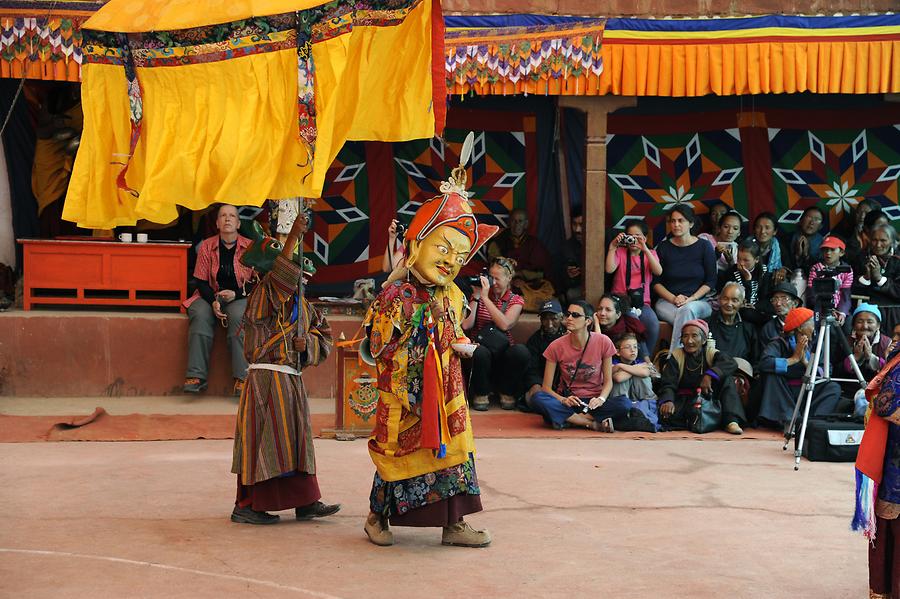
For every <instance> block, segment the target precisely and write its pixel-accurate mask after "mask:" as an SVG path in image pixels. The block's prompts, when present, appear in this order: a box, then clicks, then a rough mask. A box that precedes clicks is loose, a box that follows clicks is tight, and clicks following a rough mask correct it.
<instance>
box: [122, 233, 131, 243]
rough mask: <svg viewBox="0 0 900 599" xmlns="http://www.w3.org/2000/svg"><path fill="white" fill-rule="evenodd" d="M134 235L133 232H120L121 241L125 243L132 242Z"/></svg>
mask: <svg viewBox="0 0 900 599" xmlns="http://www.w3.org/2000/svg"><path fill="white" fill-rule="evenodd" d="M133 239H134V237H133V236H132V234H131V233H119V241H121V242H123V243H131V242H132V240H133Z"/></svg>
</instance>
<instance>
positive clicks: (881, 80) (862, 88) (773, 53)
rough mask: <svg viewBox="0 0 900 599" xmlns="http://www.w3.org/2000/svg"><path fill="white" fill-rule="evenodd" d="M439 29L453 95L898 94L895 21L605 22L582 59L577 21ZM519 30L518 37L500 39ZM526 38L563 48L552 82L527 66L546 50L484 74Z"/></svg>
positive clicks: (473, 23) (898, 29)
mask: <svg viewBox="0 0 900 599" xmlns="http://www.w3.org/2000/svg"><path fill="white" fill-rule="evenodd" d="M446 24H447V27H448V35H447V87H448V89H449V90H450V91H451V92H452V93H467V92H469V91H472V92H474V93H479V94H509V93H523V92H524V93H549V94H560V95H604V94H613V95H622V96H670V97H682V96H703V95H707V94H716V95H723V96H725V95H742V94H759V93H797V92H814V93H854V94H871V93H888V92H894V93H896V92H900V15H898V14H886V15H867V16H853V15H850V16H837V17H825V16H821V17H803V16H782V15H772V16H763V17H745V18H715V19H618V18H611V19H608V20H606V22H605V25H603V26H602V27H601V28H600V31H599V34H601V35H594V36H593V37H591V38H590V39H588V38H582V44H581V52H579V48H578V46H579V44H578V43H577V38H578V36H580V35H585V31H584V29H585V27H589V26H590V25H588V23H587V22H586V21H585V20H584V19H577V18H573V17H549V16H540V15H491V16H486V15H478V16H452V17H451V16H448V17H446ZM517 27H518V28H522V32H521V33H513V34H509V33H507V32H509V31H513V32H515V28H517ZM529 31H531V32H535V33H532V34H531V35H533V36H536V35H539V34H540V35H543V36H544V38H543V39H547V37H550V39H552V40H556V44H557V47H559V46H560V45H562V44H568V45H569V46H571V48H561V50H563V51H562V52H561V56H562V59H563V64H562V65H559V64H558V63H557V64H555V65H554V67H553V68H552V69H548V71H550V72H551V73H552V76H551V77H547V78H545V77H543V76H541V75H542V73H539V72H535V70H534V67H533V66H532V65H535V66H538V65H541V64H542V62H543V61H544V60H546V59H547V57H548V56H552V55H553V54H552V51H551V50H550V48H552V47H553V44H552V43H547V42H544V43H543V44H539V43H537V40H535V41H534V42H532V43H531V44H530V45H523V44H521V43H520V45H519V46H512V47H509V48H506V49H504V50H503V51H502V52H500V51H498V52H497V53H498V54H499V55H500V58H501V61H498V62H499V64H500V67H501V68H500V69H493V70H492V69H490V68H488V67H489V66H490V65H491V62H490V58H492V57H493V54H492V53H491V52H490V51H485V49H486V48H487V49H492V48H494V47H497V48H499V47H500V46H499V44H500V43H502V42H503V41H504V40H506V39H508V38H512V39H516V38H515V37H513V36H515V35H517V36H519V37H520V38H525V37H527V35H528V32H529ZM453 36H457V38H454V37H453ZM601 37H602V47H601V43H600V42H601ZM566 40H568V41H566ZM586 46H590V47H591V48H593V49H596V50H599V52H600V57H599V60H597V58H595V57H593V56H592V57H591V60H592V69H591V70H590V72H589V73H588V74H587V78H586V80H579V79H577V78H575V79H574V81H577V82H578V83H579V84H577V85H573V84H572V83H573V78H572V77H571V74H572V73H575V72H577V71H576V70H575V69H576V68H577V66H578V65H579V63H580V62H581V61H582V60H583V59H584V50H585V49H586ZM507 56H509V57H510V59H511V60H516V61H517V62H516V63H515V66H516V67H518V68H510V64H508V63H504V62H502V59H504V58H507ZM526 58H527V59H528V60H523V59H526ZM529 69H530V70H529ZM525 75H530V77H527V76H525ZM491 76H493V77H494V78H495V80H492V79H491ZM510 76H512V77H516V78H517V79H510ZM545 81H546V83H545ZM501 83H502V84H501Z"/></svg>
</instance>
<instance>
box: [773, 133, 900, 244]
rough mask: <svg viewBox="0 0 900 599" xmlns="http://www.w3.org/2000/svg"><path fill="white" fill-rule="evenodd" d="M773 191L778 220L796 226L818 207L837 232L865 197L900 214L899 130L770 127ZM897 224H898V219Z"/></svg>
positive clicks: (889, 214)
mask: <svg viewBox="0 0 900 599" xmlns="http://www.w3.org/2000/svg"><path fill="white" fill-rule="evenodd" d="M768 137H769V145H770V151H771V157H772V172H773V178H772V180H773V188H774V189H773V191H774V194H775V207H776V211H777V213H778V214H779V215H780V217H779V222H781V223H784V224H795V223H796V222H797V221H798V220H799V218H800V215H801V214H802V212H803V210H804V209H805V208H807V207H809V206H811V205H816V206H818V207H819V208H820V209H821V210H822V212H823V213H824V214H825V220H826V222H825V226H826V227H827V228H833V227H834V226H835V225H836V224H837V223H838V222H840V220H841V219H842V218H844V217H845V216H846V215H847V214H848V213H849V212H852V210H853V208H854V206H856V205H857V204H858V203H859V202H860V201H861V200H863V199H864V198H870V199H873V200H875V201H877V202H878V203H879V204H881V205H882V206H883V208H886V209H888V210H887V211H886V213H887V214H888V216H889V218H890V217H893V216H895V215H896V210H891V208H896V205H897V202H898V199H900V198H898V178H900V130H898V128H897V127H896V126H885V127H874V128H869V129H827V130H801V129H785V128H779V129H769V132H768ZM892 220H896V219H895V218H894V219H892Z"/></svg>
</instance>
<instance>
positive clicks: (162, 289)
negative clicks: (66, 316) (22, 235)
mask: <svg viewBox="0 0 900 599" xmlns="http://www.w3.org/2000/svg"><path fill="white" fill-rule="evenodd" d="M89 239H90V238H86V240H83V241H82V240H78V241H76V240H57V239H19V240H18V241H19V243H21V244H22V248H23V255H24V260H23V272H24V281H23V283H24V290H23V303H24V308H25V309H26V310H31V309H32V308H33V307H34V306H35V305H37V304H50V305H96V306H130V307H136V306H142V307H145V306H152V307H171V308H177V309H179V310H181V311H184V308H183V307H182V305H181V303H182V302H183V301H184V300H185V299H187V250H188V248H189V247H190V244H189V243H121V242H118V241H94V240H89Z"/></svg>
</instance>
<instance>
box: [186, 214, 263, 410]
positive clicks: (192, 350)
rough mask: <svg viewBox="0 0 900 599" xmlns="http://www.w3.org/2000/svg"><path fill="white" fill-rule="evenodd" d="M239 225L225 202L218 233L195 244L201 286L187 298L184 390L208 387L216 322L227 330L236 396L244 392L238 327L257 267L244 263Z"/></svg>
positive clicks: (244, 369) (218, 217)
mask: <svg viewBox="0 0 900 599" xmlns="http://www.w3.org/2000/svg"><path fill="white" fill-rule="evenodd" d="M240 223H241V221H240V218H239V217H238V212H237V208H235V207H234V206H232V205H230V204H222V205H221V206H220V207H219V209H218V212H217V215H216V228H217V229H218V230H219V234H218V235H216V236H214V237H210V238H208V239H205V240H203V241H202V242H201V243H200V245H199V246H198V248H197V264H196V265H195V266H194V279H193V280H194V283H195V284H196V287H197V289H196V291H194V294H193V295H192V296H191V297H189V298H188V299H187V301H185V302H184V306H185V307H186V308H187V312H188V318H189V319H190V326H189V328H188V365H187V374H186V378H185V380H184V387H183V391H184V392H185V393H200V392H201V391H204V390H205V389H206V387H207V375H208V373H209V354H210V351H211V350H212V344H213V335H214V334H215V331H216V322H217V321H218V322H219V323H221V325H222V327H224V328H226V329H227V330H228V351H229V353H230V354H231V371H232V374H233V375H234V394H235V395H240V394H241V388H242V387H243V384H244V379H245V378H246V377H247V360H246V359H245V358H244V339H243V335H242V334H241V333H240V326H241V319H242V318H243V317H244V309H245V308H246V306H247V296H246V294H245V292H244V290H245V287H246V285H247V284H248V283H249V282H250V278H251V277H252V276H253V269H252V268H248V267H246V266H244V265H243V264H242V263H241V256H243V255H244V252H245V251H246V250H247V248H248V247H250V240H249V239H248V238H246V237H244V236H242V235H240V234H238V227H240Z"/></svg>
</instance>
